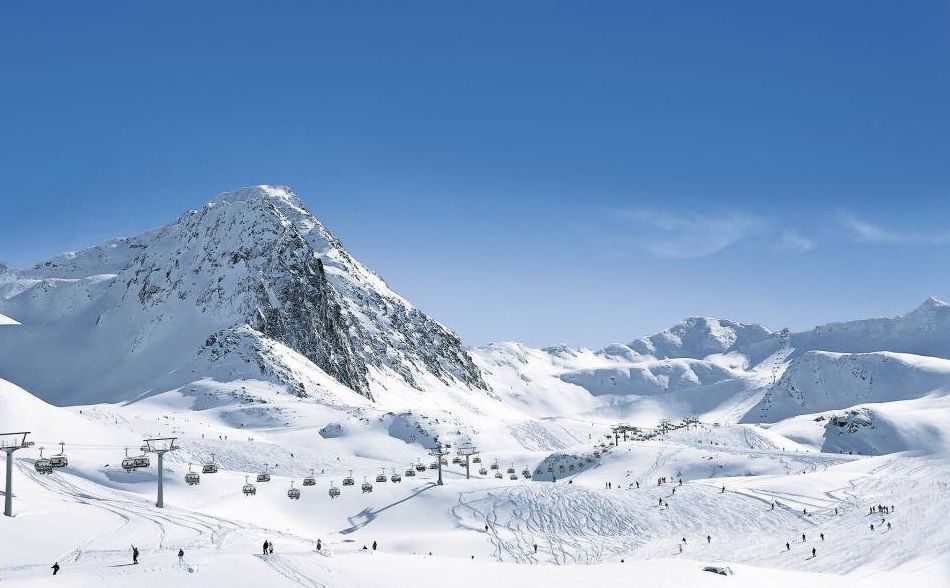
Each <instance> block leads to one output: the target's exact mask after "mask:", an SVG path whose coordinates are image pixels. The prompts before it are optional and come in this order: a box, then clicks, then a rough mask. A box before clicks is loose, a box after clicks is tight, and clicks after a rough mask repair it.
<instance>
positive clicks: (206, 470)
mask: <svg viewBox="0 0 950 588" xmlns="http://www.w3.org/2000/svg"><path fill="white" fill-rule="evenodd" d="M201 473H202V474H217V473H218V464H216V463H214V454H213V453H212V454H211V461H210V462H208V463H206V464H204V465H203V466H201Z"/></svg>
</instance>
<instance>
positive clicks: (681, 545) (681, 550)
mask: <svg viewBox="0 0 950 588" xmlns="http://www.w3.org/2000/svg"><path fill="white" fill-rule="evenodd" d="M680 553H683V544H682V543H680Z"/></svg>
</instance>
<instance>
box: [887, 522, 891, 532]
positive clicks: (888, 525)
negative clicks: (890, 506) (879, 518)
mask: <svg viewBox="0 0 950 588" xmlns="http://www.w3.org/2000/svg"><path fill="white" fill-rule="evenodd" d="M887 530H888V531H890V530H891V524H890V523H887Z"/></svg>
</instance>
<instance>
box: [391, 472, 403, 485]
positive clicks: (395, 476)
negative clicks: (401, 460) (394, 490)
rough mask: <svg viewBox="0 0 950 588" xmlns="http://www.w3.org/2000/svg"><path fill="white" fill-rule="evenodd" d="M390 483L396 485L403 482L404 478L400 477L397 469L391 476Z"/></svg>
mask: <svg viewBox="0 0 950 588" xmlns="http://www.w3.org/2000/svg"><path fill="white" fill-rule="evenodd" d="M389 481H390V482H393V483H395V482H402V476H400V475H399V474H398V473H397V472H396V468H393V475H392V476H390V478H389Z"/></svg>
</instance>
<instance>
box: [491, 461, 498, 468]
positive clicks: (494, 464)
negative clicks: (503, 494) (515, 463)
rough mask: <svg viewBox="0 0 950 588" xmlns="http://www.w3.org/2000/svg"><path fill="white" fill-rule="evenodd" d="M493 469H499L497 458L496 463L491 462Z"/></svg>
mask: <svg viewBox="0 0 950 588" xmlns="http://www.w3.org/2000/svg"><path fill="white" fill-rule="evenodd" d="M491 469H493V470H497V469H498V460H497V459H496V460H495V463H493V464H491Z"/></svg>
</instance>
